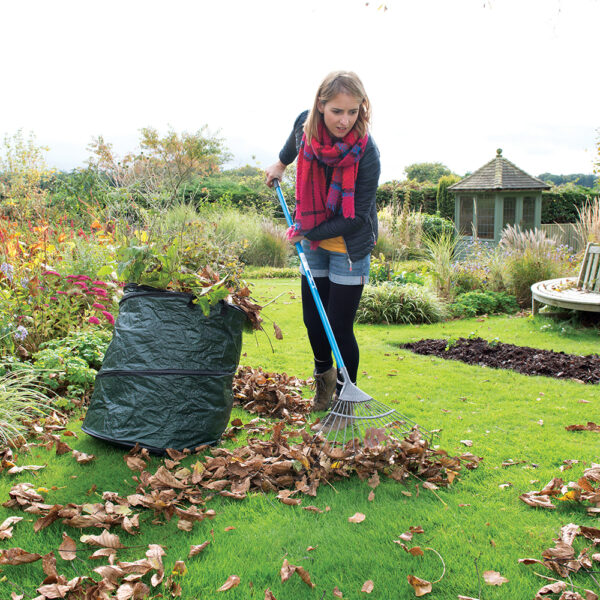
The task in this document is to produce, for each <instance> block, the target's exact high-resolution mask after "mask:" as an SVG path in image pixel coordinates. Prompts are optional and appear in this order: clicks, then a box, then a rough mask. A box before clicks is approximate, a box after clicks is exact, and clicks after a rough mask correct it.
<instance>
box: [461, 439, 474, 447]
mask: <svg viewBox="0 0 600 600" xmlns="http://www.w3.org/2000/svg"><path fill="white" fill-rule="evenodd" d="M460 443H461V444H464V445H465V446H468V447H471V446H472V445H473V442H472V441H471V440H460Z"/></svg>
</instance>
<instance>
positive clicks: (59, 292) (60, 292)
mask: <svg viewBox="0 0 600 600" xmlns="http://www.w3.org/2000/svg"><path fill="white" fill-rule="evenodd" d="M56 293H57V294H66V293H67V292H63V291H62V290H56Z"/></svg>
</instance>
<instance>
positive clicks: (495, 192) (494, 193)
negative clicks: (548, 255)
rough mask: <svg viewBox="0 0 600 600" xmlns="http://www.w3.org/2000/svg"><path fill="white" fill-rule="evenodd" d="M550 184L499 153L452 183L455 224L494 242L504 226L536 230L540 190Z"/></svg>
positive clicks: (465, 233)
mask: <svg viewBox="0 0 600 600" xmlns="http://www.w3.org/2000/svg"><path fill="white" fill-rule="evenodd" d="M547 189H550V186H549V185H548V184H546V183H545V182H543V181H542V180H541V179H538V178H537V177H532V176H531V175H528V174H527V173H525V171H522V170H521V169H519V167H517V166H516V165H514V164H513V163H511V162H510V161H509V160H507V159H506V158H504V157H503V156H502V149H500V148H499V149H498V150H497V151H496V157H495V158H493V159H492V160H490V162H488V163H487V164H485V165H483V167H481V168H480V169H478V170H477V171H475V172H474V173H472V174H471V175H468V176H467V177H465V178H464V179H461V180H460V181H459V182H458V183H455V184H454V185H451V186H450V187H449V188H448V190H449V191H451V192H453V193H454V195H455V201H454V223H455V225H456V229H457V231H458V232H459V233H460V234H461V235H462V236H463V237H465V238H473V236H475V237H476V238H477V239H480V240H482V241H484V240H485V241H487V242H489V243H491V244H497V243H498V242H499V241H500V236H501V235H502V230H503V229H504V227H506V225H518V226H519V227H520V228H521V229H536V228H539V227H540V226H541V223H542V190H547Z"/></svg>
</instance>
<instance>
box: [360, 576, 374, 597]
mask: <svg viewBox="0 0 600 600" xmlns="http://www.w3.org/2000/svg"><path fill="white" fill-rule="evenodd" d="M374 588H375V584H374V583H373V581H372V580H371V579H367V581H365V582H364V583H363V586H362V588H360V591H361V592H364V593H365V594H370V593H371V592H372V591H373V589H374Z"/></svg>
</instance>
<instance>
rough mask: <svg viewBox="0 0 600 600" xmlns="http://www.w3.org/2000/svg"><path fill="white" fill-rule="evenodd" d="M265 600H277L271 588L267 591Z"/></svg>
mask: <svg viewBox="0 0 600 600" xmlns="http://www.w3.org/2000/svg"><path fill="white" fill-rule="evenodd" d="M265 600H277V598H275V596H273V592H272V591H271V590H270V589H269V588H267V589H266V590H265Z"/></svg>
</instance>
